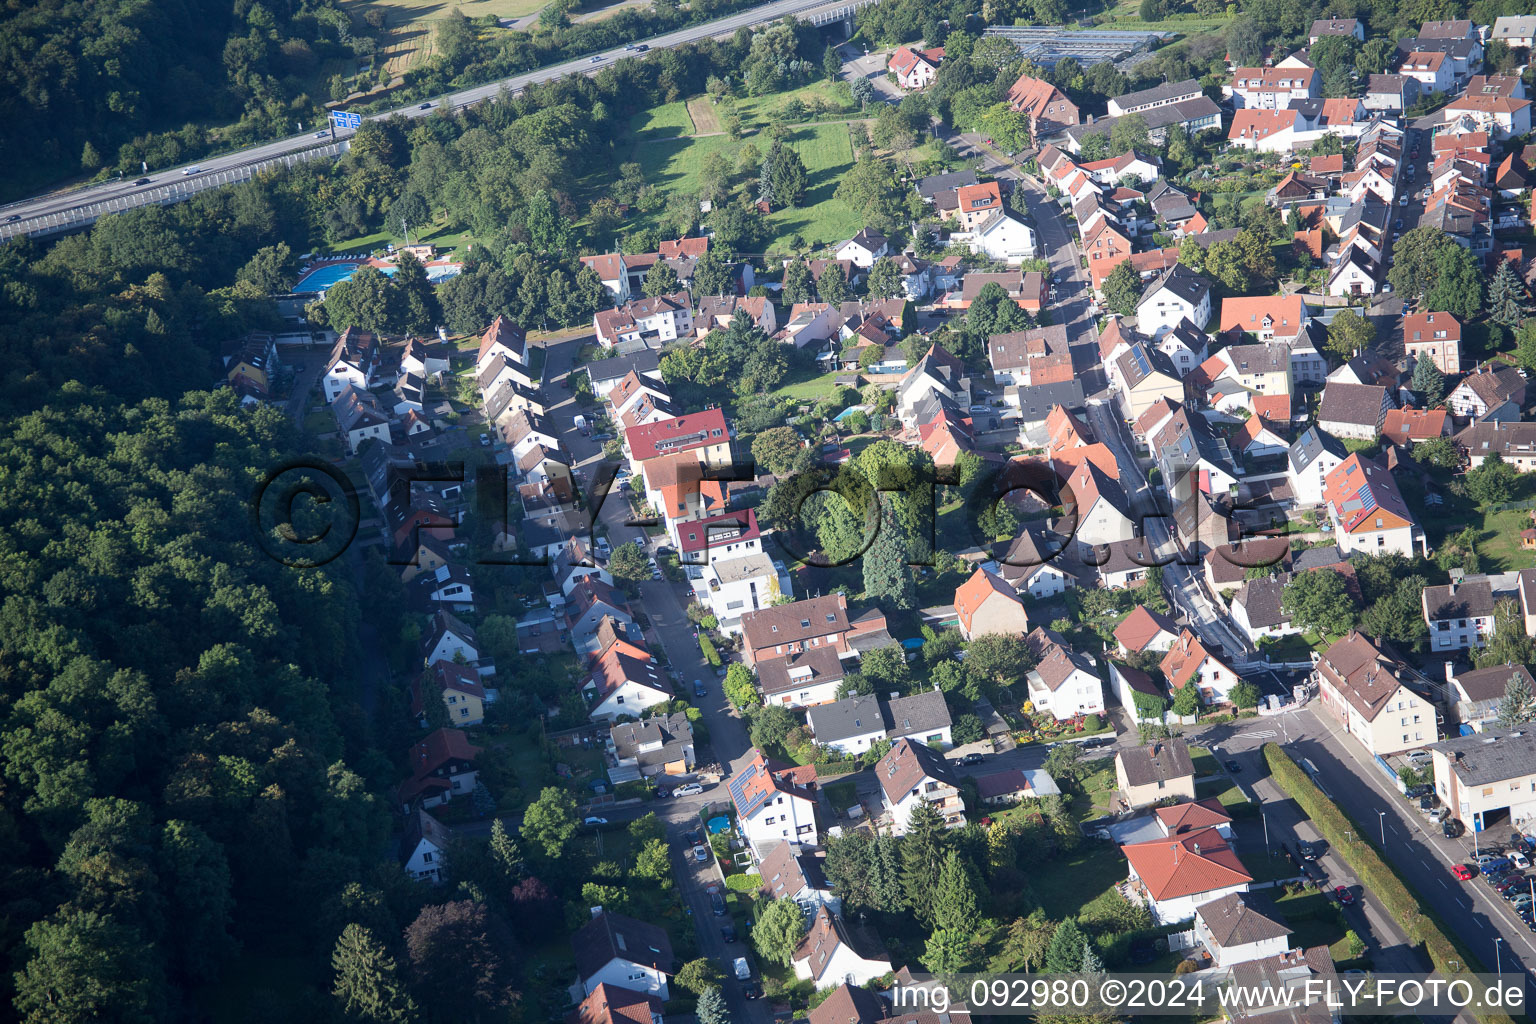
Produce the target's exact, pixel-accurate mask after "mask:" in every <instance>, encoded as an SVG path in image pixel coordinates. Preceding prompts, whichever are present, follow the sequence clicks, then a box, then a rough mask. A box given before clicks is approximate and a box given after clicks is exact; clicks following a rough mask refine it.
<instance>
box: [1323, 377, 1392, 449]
mask: <svg viewBox="0 0 1536 1024" xmlns="http://www.w3.org/2000/svg"><path fill="white" fill-rule="evenodd" d="M1391 408H1392V395H1391V393H1390V392H1388V391H1387V389H1386V388H1383V387H1377V386H1376V385H1373V384H1344V383H1341V382H1339V381H1332V382H1330V383H1329V384H1328V385H1327V386H1326V387H1325V388H1323V400H1322V402H1321V403H1320V404H1319V405H1318V408H1317V425H1318V426H1319V427H1320V428H1322V429H1323V430H1325V431H1327V432H1328V433H1330V434H1332V435H1334V436H1335V437H1353V438H1358V439H1360V440H1362V441H1374V440H1375V439H1376V438H1377V436H1378V435H1380V434H1381V427H1382V424H1383V423H1384V422H1386V418H1387V412H1388V410H1390V409H1391Z"/></svg>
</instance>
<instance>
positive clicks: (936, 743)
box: [883, 690, 954, 750]
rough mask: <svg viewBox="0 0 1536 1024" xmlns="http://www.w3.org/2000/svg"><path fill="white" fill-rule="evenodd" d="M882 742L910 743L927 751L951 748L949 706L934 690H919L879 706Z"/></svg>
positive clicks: (951, 724)
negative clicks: (881, 710) (898, 741)
mask: <svg viewBox="0 0 1536 1024" xmlns="http://www.w3.org/2000/svg"><path fill="white" fill-rule="evenodd" d="M883 708H884V712H885V738H886V739H888V740H891V741H892V742H895V741H896V740H899V739H910V740H912V742H914V743H921V744H922V745H923V746H925V747H927V748H928V749H930V750H933V749H938V750H948V749H949V748H950V747H952V746H954V736H953V735H952V731H951V730H952V726H953V723H952V722H951V721H950V718H949V704H948V703H946V702H945V700H944V694H943V693H941V692H940V691H938V690H923V691H921V692H920V693H914V694H912V695H911V696H908V697H895V696H893V697H892V698H891V699H890V701H888V702H887V703H885V704H884V705H883Z"/></svg>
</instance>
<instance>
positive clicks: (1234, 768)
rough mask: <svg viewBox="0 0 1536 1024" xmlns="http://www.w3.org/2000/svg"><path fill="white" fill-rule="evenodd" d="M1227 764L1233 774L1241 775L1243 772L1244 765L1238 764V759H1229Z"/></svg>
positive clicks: (1228, 769)
mask: <svg viewBox="0 0 1536 1024" xmlns="http://www.w3.org/2000/svg"><path fill="white" fill-rule="evenodd" d="M1226 766H1227V771H1228V772H1230V773H1232V774H1233V775H1241V774H1243V766H1242V765H1240V764H1238V763H1237V762H1236V761H1228V762H1227V763H1226Z"/></svg>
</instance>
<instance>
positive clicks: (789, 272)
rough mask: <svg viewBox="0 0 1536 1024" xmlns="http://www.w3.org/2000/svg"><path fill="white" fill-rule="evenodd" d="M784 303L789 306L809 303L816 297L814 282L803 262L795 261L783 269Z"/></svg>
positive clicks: (808, 268)
mask: <svg viewBox="0 0 1536 1024" xmlns="http://www.w3.org/2000/svg"><path fill="white" fill-rule="evenodd" d="M782 294H783V296H784V301H785V302H787V303H789V304H790V305H796V304H798V303H801V302H810V301H812V300H813V299H815V297H816V281H815V279H814V278H813V277H811V268H810V267H809V266H808V265H807V264H806V262H805V261H804V260H795V261H793V262H792V263H790V264H789V265H788V266H786V267H785V268H784V288H783V292H782Z"/></svg>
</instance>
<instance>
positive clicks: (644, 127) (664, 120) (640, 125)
mask: <svg viewBox="0 0 1536 1024" xmlns="http://www.w3.org/2000/svg"><path fill="white" fill-rule="evenodd" d="M629 130H630V131H631V132H633V133H634V134H635V136H636V137H637V138H638V139H640V140H642V141H647V142H649V141H654V140H657V139H675V138H679V137H681V136H685V135H693V134H695V132H696V129H695V128H694V125H693V119H692V118H691V117H689V116H688V104H686V103H684V102H682V101H681V100H679V101H678V102H676V103H663V104H662V105H661V106H659V107H652V108H651V109H650V110H642V111H640V113H638V114H636V115H635V116H634V117H632V118H630V119H629Z"/></svg>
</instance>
